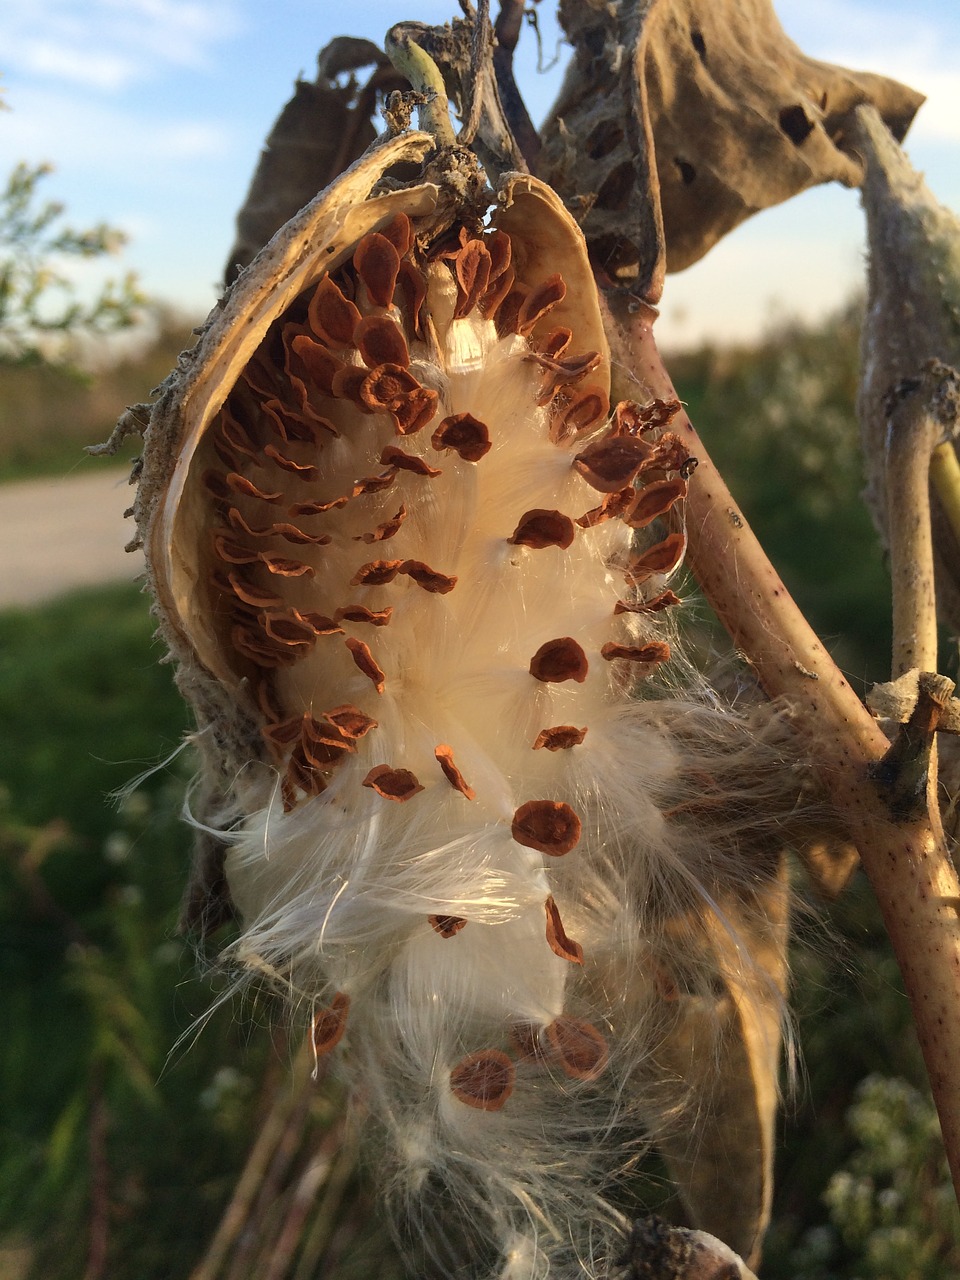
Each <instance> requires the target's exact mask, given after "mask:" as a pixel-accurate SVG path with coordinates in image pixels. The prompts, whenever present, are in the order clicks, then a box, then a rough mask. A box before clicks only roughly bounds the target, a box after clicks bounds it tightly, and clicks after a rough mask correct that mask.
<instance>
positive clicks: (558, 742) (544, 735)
mask: <svg viewBox="0 0 960 1280" xmlns="http://www.w3.org/2000/svg"><path fill="white" fill-rule="evenodd" d="M586 736H587V729H586V725H584V727H583V728H582V729H578V728H577V727H576V725H572V724H558V725H554V726H553V728H552V729H541V730H540V732H539V733H538V734H537V740H536V742H535V743H534V744H533V750H534V751H540V750H541V749H542V748H544V747H545V748H546V749H547V751H568V750H569V749H570V748H571V747H578V746H579V745H580V743H581V742H582V741H583V740H584V738H585V737H586Z"/></svg>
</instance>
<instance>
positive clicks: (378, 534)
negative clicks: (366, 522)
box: [354, 473, 407, 542]
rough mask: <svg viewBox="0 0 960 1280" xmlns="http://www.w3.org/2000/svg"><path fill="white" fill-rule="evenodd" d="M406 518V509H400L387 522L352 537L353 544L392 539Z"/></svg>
mask: <svg viewBox="0 0 960 1280" xmlns="http://www.w3.org/2000/svg"><path fill="white" fill-rule="evenodd" d="M394 474H396V473H394ZM406 518H407V508H406V507H401V508H400V510H399V511H398V512H397V514H396V515H395V516H392V517H391V519H389V520H384V521H383V523H382V524H378V525H377V527H376V528H375V529H374V530H372V531H371V532H370V533H360V534H357V535H356V536H355V537H354V542H386V540H387V539H388V538H392V537H393V536H394V535H395V534H396V533H398V532H399V529H400V526H401V525H402V524H403V522H404V520H406Z"/></svg>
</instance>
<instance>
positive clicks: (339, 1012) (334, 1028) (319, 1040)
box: [311, 991, 350, 1054]
mask: <svg viewBox="0 0 960 1280" xmlns="http://www.w3.org/2000/svg"><path fill="white" fill-rule="evenodd" d="M349 1012H350V997H349V996H348V995H345V994H344V992H342V991H338V992H337V994H336V995H335V996H334V997H333V1000H332V1001H331V1003H330V1004H329V1005H327V1006H326V1007H325V1008H322V1009H318V1010H317V1011H316V1013H315V1014H314V1015H313V1024H312V1028H311V1036H312V1040H313V1049H314V1052H315V1053H317V1054H324V1053H329V1052H330V1050H331V1049H333V1048H335V1047H336V1045H338V1044H339V1043H340V1040H341V1038H342V1037H343V1033H344V1031H345V1030H346V1027H347V1014H348V1013H349Z"/></svg>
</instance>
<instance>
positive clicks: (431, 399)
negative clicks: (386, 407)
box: [390, 387, 440, 436]
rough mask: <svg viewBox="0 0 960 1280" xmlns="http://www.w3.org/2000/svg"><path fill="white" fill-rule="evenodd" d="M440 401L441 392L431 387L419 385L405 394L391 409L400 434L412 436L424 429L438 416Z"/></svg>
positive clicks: (394, 423)
mask: <svg viewBox="0 0 960 1280" xmlns="http://www.w3.org/2000/svg"><path fill="white" fill-rule="evenodd" d="M439 403H440V395H439V393H438V392H436V391H433V390H431V389H430V388H429V387H419V388H418V389H417V390H416V391H411V392H410V394H409V395H407V396H404V397H403V399H402V400H400V401H398V402H397V403H395V404H394V406H393V408H392V409H391V410H390V414H391V416H392V418H393V425H394V426H395V427H396V429H397V432H398V434H399V435H401V436H412V435H415V434H416V433H417V432H418V431H422V430H423V428H424V427H425V426H426V425H427V424H428V423H429V422H431V421H432V420H433V418H434V417H435V416H436V412H437V405H438V404H439Z"/></svg>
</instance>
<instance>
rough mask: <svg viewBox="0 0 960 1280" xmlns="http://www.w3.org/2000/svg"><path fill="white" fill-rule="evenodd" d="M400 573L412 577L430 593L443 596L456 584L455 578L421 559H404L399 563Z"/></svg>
mask: <svg viewBox="0 0 960 1280" xmlns="http://www.w3.org/2000/svg"><path fill="white" fill-rule="evenodd" d="M400 573H404V574H406V575H407V577H408V578H412V579H413V580H414V582H415V583H416V584H417V586H418V587H422V588H423V590H424V591H429V592H430V593H431V594H432V595H440V596H445V595H446V594H447V592H448V591H452V590H453V588H454V587H455V586H456V585H457V579H456V578H455V577H451V576H450V575H449V574H446V573H438V571H437V570H436V569H431V568H430V566H429V565H428V564H424V562H423V561H422V560H404V561H403V563H402V564H401V565H400Z"/></svg>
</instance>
